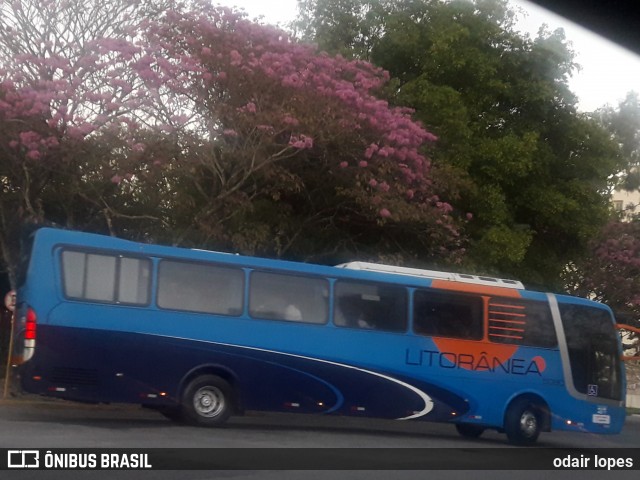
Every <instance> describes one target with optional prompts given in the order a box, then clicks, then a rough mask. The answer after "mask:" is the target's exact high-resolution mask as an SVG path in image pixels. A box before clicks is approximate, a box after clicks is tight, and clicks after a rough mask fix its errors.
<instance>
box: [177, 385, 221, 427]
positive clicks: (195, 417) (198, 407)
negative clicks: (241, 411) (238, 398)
mask: <svg viewBox="0 0 640 480" xmlns="http://www.w3.org/2000/svg"><path fill="white" fill-rule="evenodd" d="M232 410H233V403H232V390H231V386H230V385H229V384H228V383H227V382H226V381H224V380H223V379H222V378H220V377H217V376H215V375H203V376H201V377H197V378H195V379H194V380H192V381H191V382H190V383H189V385H188V386H187V388H186V389H185V391H184V394H183V396H182V412H183V418H184V420H186V421H187V423H190V424H192V425H200V426H205V427H217V426H220V425H222V424H223V423H225V422H226V421H227V420H228V419H229V417H230V416H231V412H232Z"/></svg>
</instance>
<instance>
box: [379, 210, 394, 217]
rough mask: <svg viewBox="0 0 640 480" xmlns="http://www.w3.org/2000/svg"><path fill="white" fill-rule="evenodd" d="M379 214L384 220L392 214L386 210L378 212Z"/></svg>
mask: <svg viewBox="0 0 640 480" xmlns="http://www.w3.org/2000/svg"><path fill="white" fill-rule="evenodd" d="M378 213H379V215H380V216H381V217H382V218H389V217H391V212H390V211H389V210H387V209H386V208H383V209H381V210H380V212H378Z"/></svg>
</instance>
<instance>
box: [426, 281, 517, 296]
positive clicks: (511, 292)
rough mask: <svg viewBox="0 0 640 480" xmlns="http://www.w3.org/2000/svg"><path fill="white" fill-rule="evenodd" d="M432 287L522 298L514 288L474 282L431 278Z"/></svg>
mask: <svg viewBox="0 0 640 480" xmlns="http://www.w3.org/2000/svg"><path fill="white" fill-rule="evenodd" d="M431 286H432V287H433V288H438V289H440V290H449V291H451V292H460V293H477V294H479V295H493V296H499V297H511V298H522V295H520V292H519V291H518V290H516V289H514V288H504V287H492V286H491V285H478V284H475V283H464V282H452V281H450V280H433V281H432V282H431Z"/></svg>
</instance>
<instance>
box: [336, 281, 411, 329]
mask: <svg viewBox="0 0 640 480" xmlns="http://www.w3.org/2000/svg"><path fill="white" fill-rule="evenodd" d="M334 322H335V324H336V325H338V326H341V327H350V328H362V329H372V330H382V331H387V332H404V331H406V329H407V291H406V290H405V289H404V288H402V287H396V286H392V285H379V284H371V283H356V282H348V281H338V282H336V286H335V312H334Z"/></svg>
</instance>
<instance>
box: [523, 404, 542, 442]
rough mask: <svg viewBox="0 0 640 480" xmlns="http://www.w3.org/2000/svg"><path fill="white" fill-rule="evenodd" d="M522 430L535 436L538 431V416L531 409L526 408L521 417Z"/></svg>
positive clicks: (526, 435) (524, 433)
mask: <svg viewBox="0 0 640 480" xmlns="http://www.w3.org/2000/svg"><path fill="white" fill-rule="evenodd" d="M520 431H521V432H522V434H523V435H524V436H525V437H527V438H530V437H533V436H534V435H535V434H536V432H537V431H538V418H537V417H536V414H535V413H533V412H532V411H531V410H526V411H525V412H523V413H522V416H521V417H520Z"/></svg>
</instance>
